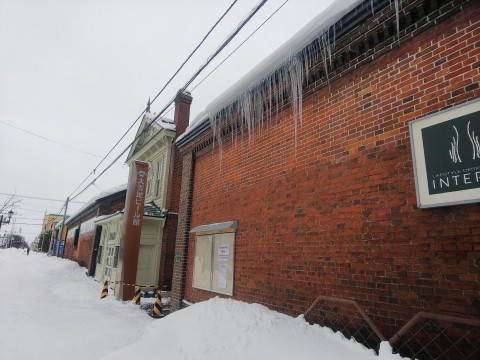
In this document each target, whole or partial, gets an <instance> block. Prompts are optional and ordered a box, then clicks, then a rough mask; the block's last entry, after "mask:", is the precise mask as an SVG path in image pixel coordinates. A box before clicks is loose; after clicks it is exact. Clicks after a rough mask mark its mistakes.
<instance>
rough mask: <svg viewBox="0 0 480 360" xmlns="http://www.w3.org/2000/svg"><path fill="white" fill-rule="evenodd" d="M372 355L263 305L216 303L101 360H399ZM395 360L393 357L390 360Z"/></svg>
mask: <svg viewBox="0 0 480 360" xmlns="http://www.w3.org/2000/svg"><path fill="white" fill-rule="evenodd" d="M384 348H385V349H383V350H382V354H381V356H380V357H377V356H376V355H375V353H374V352H373V350H369V349H366V348H364V347H363V346H362V345H360V344H358V343H355V342H354V341H348V340H346V339H345V338H343V337H342V335H341V334H339V333H334V332H332V331H331V330H330V329H328V328H322V327H320V326H318V325H314V326H311V325H309V324H308V323H307V322H306V321H305V320H304V319H303V317H298V318H292V317H290V316H287V315H283V314H280V313H277V312H274V311H271V310H269V309H267V308H266V307H264V306H261V305H258V304H246V303H243V302H239V301H235V300H228V299H220V298H214V299H211V300H209V301H206V302H202V303H198V304H195V305H193V306H190V307H189V308H187V309H184V310H182V311H178V312H175V313H173V314H171V315H169V316H167V317H166V318H164V319H162V320H160V321H157V322H155V323H152V324H150V325H149V326H148V328H147V331H146V332H145V335H144V336H143V338H142V340H141V341H138V342H135V343H134V344H132V345H130V346H128V347H125V348H122V349H119V350H117V351H115V352H112V353H111V354H109V355H108V356H106V357H104V358H102V360H113V359H127V358H134V357H135V356H136V354H142V357H145V358H155V356H157V357H159V358H162V359H182V360H212V359H219V360H220V359H222V360H237V359H238V360H240V359H242V360H247V359H252V360H253V359H275V360H282V359H285V360H291V359H295V358H298V359H302V360H307V359H312V360H313V359H315V360H319V359H328V360H337V359H338V360H340V359H342V360H344V359H350V360H353V359H377V360H378V359H385V360H386V359H397V358H398V357H394V356H393V355H391V351H390V352H389V349H388V346H384ZM389 353H390V355H389ZM389 356H390V357H389Z"/></svg>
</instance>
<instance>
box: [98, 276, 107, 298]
mask: <svg viewBox="0 0 480 360" xmlns="http://www.w3.org/2000/svg"><path fill="white" fill-rule="evenodd" d="M107 296H108V279H105V282H104V283H103V289H102V295H100V299H104V298H106V297H107Z"/></svg>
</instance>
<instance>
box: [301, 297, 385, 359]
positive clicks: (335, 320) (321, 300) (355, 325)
mask: <svg viewBox="0 0 480 360" xmlns="http://www.w3.org/2000/svg"><path fill="white" fill-rule="evenodd" d="M305 320H306V321H308V322H309V323H310V324H319V325H321V326H327V327H329V328H331V329H332V330H334V331H340V332H341V333H342V334H343V335H344V336H345V337H346V338H348V339H351V338H353V339H355V340H356V341H357V342H359V343H361V344H363V345H365V346H366V347H369V348H371V349H374V350H375V351H376V352H377V353H378V350H379V347H380V343H381V342H382V341H385V340H386V338H385V336H383V334H382V333H381V332H380V330H379V329H378V328H377V327H376V326H375V324H374V323H373V322H372V320H371V319H370V318H369V317H368V315H367V314H366V313H365V312H364V311H363V310H362V308H360V306H359V305H358V304H357V303H356V302H355V301H353V300H347V299H341V298H335V297H330V296H322V295H321V296H319V297H317V299H316V300H315V301H314V302H313V304H312V305H311V306H310V307H309V308H308V310H307V311H306V312H305Z"/></svg>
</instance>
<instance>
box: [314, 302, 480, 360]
mask: <svg viewBox="0 0 480 360" xmlns="http://www.w3.org/2000/svg"><path fill="white" fill-rule="evenodd" d="M305 320H306V321H308V322H309V323H310V324H319V325H321V326H327V327H329V328H331V329H332V330H334V331H340V332H341V333H342V334H343V335H344V336H345V337H346V338H348V339H351V338H353V339H355V341H357V342H359V343H361V344H363V345H364V346H366V347H368V348H371V349H373V350H375V351H376V352H377V353H378V350H379V347H380V343H381V342H382V341H386V340H387V339H386V338H385V336H384V335H383V334H382V333H381V332H380V330H379V329H378V328H377V327H376V326H375V324H374V323H373V322H372V320H371V319H370V318H369V317H368V315H367V314H366V313H365V311H363V309H362V308H361V307H360V306H359V305H358V304H357V303H356V302H355V301H353V300H348V299H342V298H335V297H330V296H323V295H321V296H318V297H317V299H316V300H315V301H314V302H313V304H312V305H311V306H310V307H309V308H308V310H307V311H306V312H305ZM389 342H390V345H391V346H392V348H393V351H394V353H398V354H400V355H401V356H403V357H406V358H410V359H416V360H431V359H436V360H476V359H480V320H475V319H465V318H460V317H456V316H448V315H439V314H432V313H425V312H421V313H418V314H417V315H415V316H414V317H413V318H412V319H411V320H410V321H408V322H407V323H406V324H405V325H404V326H403V327H402V328H401V329H400V330H399V331H398V332H397V333H396V334H395V335H394V336H393V337H392V338H391V339H390V340H389Z"/></svg>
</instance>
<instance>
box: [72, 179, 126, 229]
mask: <svg viewBox="0 0 480 360" xmlns="http://www.w3.org/2000/svg"><path fill="white" fill-rule="evenodd" d="M124 190H127V184H122V185H117V186H114V187H112V188H110V189H108V190H106V191H102V192H101V193H100V194H98V195H97V196H94V197H92V198H91V199H90V200H89V201H87V203H86V204H85V205H83V206H82V207H81V208H80V209H79V210H77V211H76V212H75V213H74V214H73V215H72V216H71V217H70V218H69V219H68V220H67V221H65V224H68V223H69V222H70V221H71V220H73V219H75V217H77V215H79V214H81V213H82V212H83V211H84V210H86V209H88V208H89V207H90V206H92V205H93V204H95V202H97V201H99V200H101V199H103V198H106V197H107V196H110V195H112V194H115V193H118V192H121V191H124Z"/></svg>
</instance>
